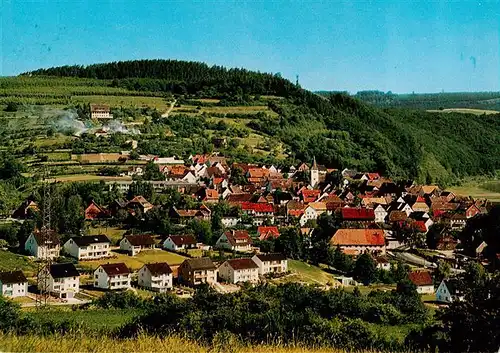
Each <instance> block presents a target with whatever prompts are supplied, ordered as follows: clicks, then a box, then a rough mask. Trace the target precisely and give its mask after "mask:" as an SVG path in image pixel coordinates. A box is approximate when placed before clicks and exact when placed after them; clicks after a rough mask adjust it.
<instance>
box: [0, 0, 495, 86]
mask: <svg viewBox="0 0 500 353" xmlns="http://www.w3.org/2000/svg"><path fill="white" fill-rule="evenodd" d="M0 33H1V34H0V35H1V41H0V43H1V46H0V51H1V53H0V75H3V76H12V75H17V74H19V73H21V72H25V71H32V70H35V69H37V68H42V67H53V66H61V65H68V64H71V63H81V64H84V65H88V64H92V63H94V62H95V63H99V62H111V61H123V60H135V59H139V58H148V57H150V58H173V59H177V60H188V61H199V62H206V63H208V64H209V65H212V64H218V65H223V66H226V67H243V68H246V69H249V70H253V71H257V70H260V71H262V72H273V73H276V72H280V73H281V74H282V76H283V77H286V78H288V79H290V80H291V81H292V82H295V75H299V83H300V84H301V86H302V87H304V88H306V89H308V90H311V91H319V90H325V89H326V90H335V91H348V92H358V91H366V90H380V91H384V92H387V91H392V92H395V93H396V92H397V93H398V94H405V92H406V93H408V92H419V93H431V92H434V93H441V92H442V91H445V92H497V91H500V6H499V2H498V0H491V1H488V0H483V1H481V2H478V1H473V0H461V1H459V2H442V1H440V2H438V1H433V0H423V1H418V2H395V1H389V0H380V1H372V2H367V1H361V0H354V1H347V0H346V1H342V0H339V1H334V2H332V1H326V0H324V1H323V0H318V1H315V2H308V3H306V4H304V3H303V2H301V1H294V0H290V1H285V0H274V1H269V2H253V1H242V2H232V1H224V0H221V1H218V2H214V1H204V2H199V1H182V2H179V1H153V2H135V1H128V0H124V1H122V2H116V1H97V0H88V1H78V0H76V1H71V2H53V1H49V0H39V1H36V2H25V1H18V0H4V1H1V2H0Z"/></svg>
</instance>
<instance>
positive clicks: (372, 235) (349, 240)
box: [330, 229, 386, 255]
mask: <svg viewBox="0 0 500 353" xmlns="http://www.w3.org/2000/svg"><path fill="white" fill-rule="evenodd" d="M330 245H331V246H333V247H340V249H341V250H342V251H343V252H344V253H346V254H349V255H359V254H362V253H364V252H370V253H374V254H381V255H384V254H385V251H386V244H385V233H384V231H383V230H382V229H338V230H337V231H336V232H335V234H334V235H333V236H332V238H331V239H330Z"/></svg>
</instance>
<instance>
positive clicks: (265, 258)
mask: <svg viewBox="0 0 500 353" xmlns="http://www.w3.org/2000/svg"><path fill="white" fill-rule="evenodd" d="M252 260H253V262H255V263H256V264H257V266H258V267H259V275H261V276H263V275H265V274H268V273H285V272H286V271H287V270H288V262H287V260H286V256H285V255H283V254H279V253H270V254H256V255H254V256H253V257H252Z"/></svg>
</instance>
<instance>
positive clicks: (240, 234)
mask: <svg viewBox="0 0 500 353" xmlns="http://www.w3.org/2000/svg"><path fill="white" fill-rule="evenodd" d="M224 234H225V235H226V238H227V240H228V242H229V243H230V244H231V245H233V246H236V245H248V244H252V238H250V235H248V232H247V231H246V230H233V231H227V232H225V233H224Z"/></svg>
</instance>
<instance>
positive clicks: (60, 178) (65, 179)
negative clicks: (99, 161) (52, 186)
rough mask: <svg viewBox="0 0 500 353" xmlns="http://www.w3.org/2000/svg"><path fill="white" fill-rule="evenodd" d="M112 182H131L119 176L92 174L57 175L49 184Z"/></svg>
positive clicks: (127, 178)
mask: <svg viewBox="0 0 500 353" xmlns="http://www.w3.org/2000/svg"><path fill="white" fill-rule="evenodd" d="M101 180H104V181H113V180H132V178H131V177H128V176H125V177H119V176H103V175H92V174H72V175H58V176H56V177H54V178H52V179H49V181H50V182H54V181H56V182H58V181H61V182H70V181H101Z"/></svg>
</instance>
